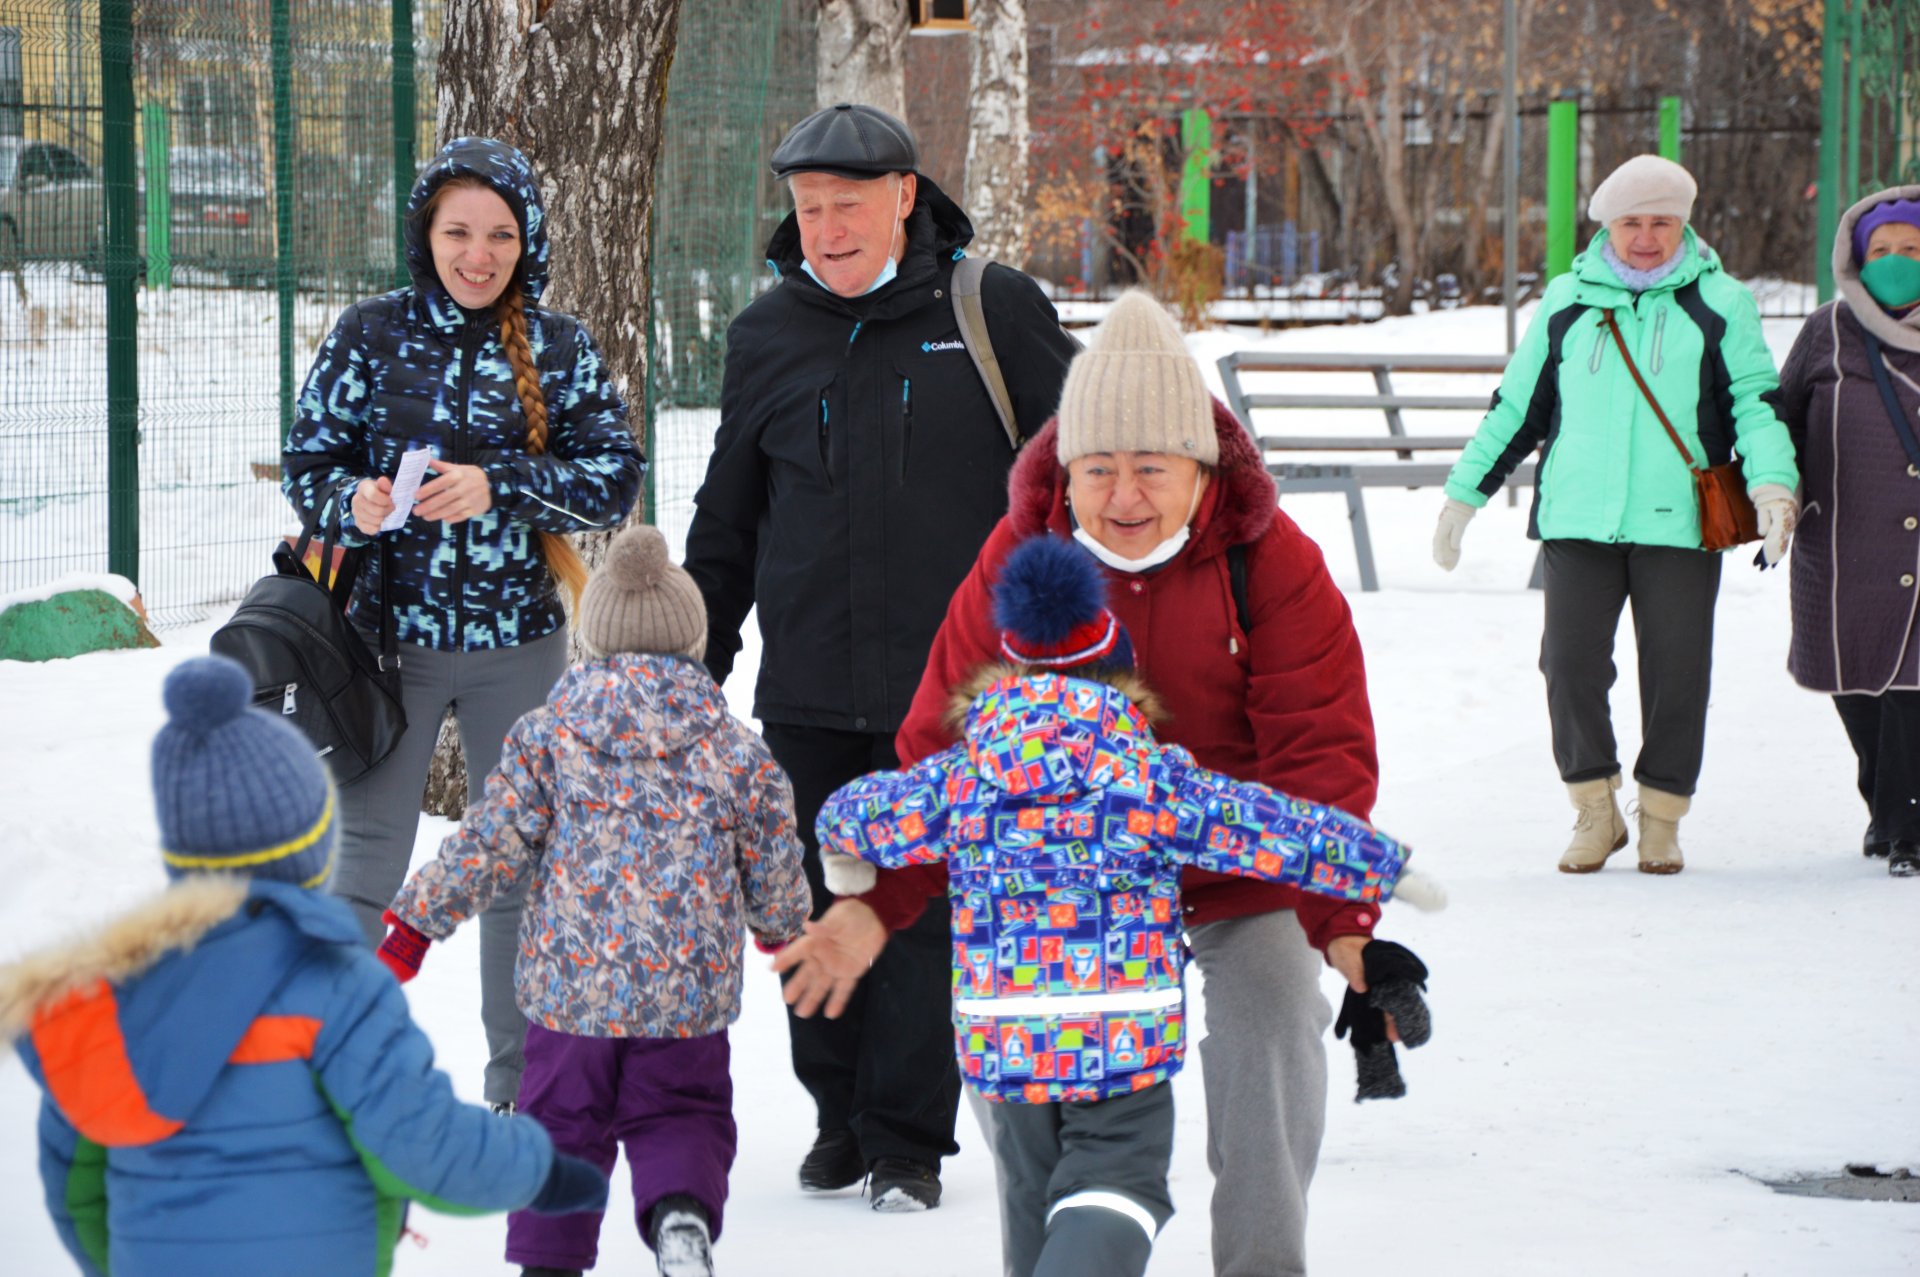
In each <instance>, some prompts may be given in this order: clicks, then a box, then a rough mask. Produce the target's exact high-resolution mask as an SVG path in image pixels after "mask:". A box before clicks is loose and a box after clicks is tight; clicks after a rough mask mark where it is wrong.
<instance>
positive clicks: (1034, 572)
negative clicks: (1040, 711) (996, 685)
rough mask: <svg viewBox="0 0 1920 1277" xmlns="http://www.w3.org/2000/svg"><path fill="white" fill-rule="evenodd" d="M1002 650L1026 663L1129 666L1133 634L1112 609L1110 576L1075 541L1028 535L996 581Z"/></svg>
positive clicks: (1063, 669)
mask: <svg viewBox="0 0 1920 1277" xmlns="http://www.w3.org/2000/svg"><path fill="white" fill-rule="evenodd" d="M993 621H994V624H995V625H997V626H999V627H1000V654H1001V655H1002V656H1004V657H1006V658H1007V659H1008V660H1009V661H1013V662H1015V663H1016V664H1020V665H1031V666H1034V667H1036V668H1039V669H1048V670H1054V671H1057V672H1059V673H1062V674H1070V673H1072V672H1073V671H1074V670H1076V669H1084V670H1130V669H1132V668H1133V640H1132V639H1130V638H1129V637H1128V636H1127V627H1126V626H1124V625H1122V624H1120V618H1119V617H1117V616H1115V615H1114V614H1113V613H1112V612H1110V611H1108V610H1107V582H1106V577H1105V576H1104V575H1103V574H1102V573H1101V571H1100V568H1099V566H1098V565H1097V564H1095V563H1094V561H1093V558H1092V556H1090V555H1089V554H1088V553H1087V552H1086V551H1085V550H1082V549H1081V548H1080V547H1079V546H1077V545H1075V544H1073V543H1072V542H1071V541H1062V540H1060V539H1058V538H1057V537H1051V536H1047V535H1045V534H1042V535H1040V536H1035V537H1029V538H1028V539H1027V540H1025V541H1022V542H1021V543H1020V544H1019V545H1016V546H1015V547H1014V548H1013V552H1012V553H1010V554H1008V555H1007V560H1006V562H1005V563H1003V564H1001V566H1000V578H999V580H997V581H995V582H994V585H993Z"/></svg>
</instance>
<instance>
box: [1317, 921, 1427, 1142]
mask: <svg viewBox="0 0 1920 1277" xmlns="http://www.w3.org/2000/svg"><path fill="white" fill-rule="evenodd" d="M1360 961H1361V964H1362V967H1363V970H1364V972H1365V974H1366V978H1367V992H1365V993H1355V992H1354V991H1353V990H1352V989H1351V988H1349V989H1348V990H1347V996H1346V997H1345V998H1344V999H1343V1000H1342V1001H1341V1003H1340V1018H1339V1019H1337V1020H1335V1021H1334V1022H1333V1035H1334V1036H1335V1037H1345V1036H1346V1035H1347V1033H1348V1032H1349V1031H1351V1032H1352V1034H1353V1054H1354V1061H1355V1065H1356V1072H1357V1075H1358V1081H1359V1085H1358V1086H1357V1087H1356V1088H1355V1094H1354V1097H1353V1099H1354V1103H1356V1104H1358V1103H1359V1102H1360V1101H1362V1100H1395V1099H1399V1098H1400V1097H1401V1096H1403V1095H1405V1094H1406V1093H1407V1084H1406V1081H1405V1080H1404V1079H1403V1078H1402V1077H1401V1076H1400V1063H1399V1060H1398V1058H1397V1057H1396V1056H1395V1055H1394V1051H1393V1043H1392V1042H1391V1041H1389V1040H1388V1038H1387V1016H1388V1015H1391V1016H1393V1021H1394V1027H1395V1028H1396V1029H1398V1030H1399V1031H1400V1040H1401V1042H1403V1043H1404V1044H1406V1045H1407V1046H1409V1047H1416V1046H1423V1045H1425V1043H1426V1041H1427V1039H1428V1038H1430V1037H1432V1036H1433V1019H1432V1016H1431V1015H1429V1014H1428V1012H1427V1004H1426V1002H1425V1000H1424V999H1422V998H1421V996H1420V992H1421V990H1423V989H1425V988H1426V987H1427V986H1426V979H1427V967H1426V964H1425V963H1423V962H1421V961H1420V959H1419V958H1418V957H1416V956H1414V953H1413V950H1411V949H1409V948H1407V947H1406V946H1405V945H1401V944H1395V943H1394V942H1393V941H1391V940H1370V941H1368V942H1367V944H1366V946H1365V947H1364V948H1362V949H1361V950H1360Z"/></svg>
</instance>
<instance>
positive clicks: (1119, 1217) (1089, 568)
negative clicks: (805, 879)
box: [775, 536, 1437, 1277]
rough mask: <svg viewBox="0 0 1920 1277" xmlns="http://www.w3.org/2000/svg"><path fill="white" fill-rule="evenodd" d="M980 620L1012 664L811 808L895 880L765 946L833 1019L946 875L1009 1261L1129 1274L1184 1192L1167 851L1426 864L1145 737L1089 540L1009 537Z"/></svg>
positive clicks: (1229, 861)
mask: <svg viewBox="0 0 1920 1277" xmlns="http://www.w3.org/2000/svg"><path fill="white" fill-rule="evenodd" d="M994 619H995V621H996V623H997V624H998V625H999V627H1000V651H1001V655H1002V656H1003V657H1004V658H1005V660H1006V663H1005V664H996V665H990V666H988V667H987V668H985V669H983V670H981V671H979V672H978V673H977V674H976V675H975V677H974V678H973V680H972V681H971V682H970V683H968V684H966V685H965V686H963V687H962V688H961V689H959V690H958V691H957V692H956V695H955V697H954V713H955V716H956V718H957V719H958V720H959V722H960V725H961V731H960V736H961V740H960V743H958V744H956V745H954V746H952V747H951V748H949V749H947V750H945V751H943V752H941V753H938V754H935V755H933V756H931V757H929V758H926V759H924V760H922V761H921V762H920V763H919V764H917V765H916V766H914V767H912V768H910V769H908V770H906V771H904V772H877V773H875V774H873V775H871V776H868V777H865V778H863V779H861V780H857V781H855V782H853V783H852V784H850V785H848V786H846V787H845V788H843V789H841V790H839V791H838V792H837V793H835V794H834V795H833V796H832V797H831V798H829V799H828V800H827V802H826V805H825V806H824V807H822V808H821V811H820V818H819V825H818V829H819V835H820V848H821V859H822V864H823V867H824V869H825V871H826V880H827V885H828V886H829V887H830V888H832V889H833V890H834V892H835V893H836V894H840V895H848V896H851V895H858V894H861V893H865V892H868V891H870V890H871V889H872V888H873V887H874V886H875V878H876V875H875V868H874V867H875V866H879V867H882V868H886V869H890V870H895V871H897V872H896V873H895V874H890V875H888V877H889V878H891V879H893V880H894V883H893V885H894V886H895V887H896V888H898V889H897V890H894V891H891V892H877V893H875V894H874V895H873V896H871V897H863V899H862V900H858V901H855V900H843V901H840V902H839V903H837V904H835V905H834V906H833V908H832V909H830V910H829V911H828V912H827V913H826V914H825V915H824V916H823V917H822V918H821V919H820V920H819V921H818V922H813V923H809V924H808V925H807V934H806V935H805V936H803V937H802V938H801V939H800V940H798V941H796V942H795V943H793V944H791V945H789V946H787V948H786V949H785V950H783V951H782V952H781V954H780V955H779V957H778V958H777V959H776V961H775V966H776V967H777V968H778V969H780V970H785V971H792V972H793V973H794V974H793V976H792V978H791V979H790V980H789V981H788V983H787V986H786V990H785V994H784V996H785V997H786V999H787V1001H788V1002H789V1003H791V1004H793V1005H794V1007H795V1011H796V1013H797V1014H800V1015H803V1016H804V1015H810V1014H812V1013H813V1011H814V1010H816V1009H818V1008H819V1006H820V1005H821V1003H822V1001H823V1000H824V1001H825V1002H826V1007H827V1014H828V1015H830V1016H831V1015H835V1014H837V1012H838V1010H839V1009H840V1007H842V1006H844V1005H845V1001H846V998H847V996H848V995H849V994H850V993H851V992H852V987H853V985H854V984H855V983H856V982H857V980H858V979H859V977H860V976H861V975H862V974H864V972H865V970H866V967H867V965H868V964H869V963H870V962H871V960H872V959H873V957H874V956H875V955H877V954H878V953H879V951H880V948H881V947H882V946H883V945H884V944H885V942H886V936H887V933H888V931H889V930H898V929H900V928H902V927H904V926H906V925H908V924H910V923H911V922H912V921H913V919H914V917H915V916H917V914H918V911H919V908H920V907H921V906H922V905H924V903H925V900H926V898H927V897H928V896H930V895H933V894H938V893H939V892H940V891H941V889H943V888H944V890H945V894H946V895H947V897H948V900H949V903H950V906H951V909H952V914H953V955H954V995H953V1027H954V1045H955V1052H956V1054H957V1056H958V1057H959V1062H960V1072H961V1075H962V1076H963V1077H965V1078H966V1080H967V1081H968V1082H969V1083H970V1084H971V1085H972V1086H973V1087H974V1089H975V1091H976V1092H977V1093H978V1094H979V1095H980V1096H981V1097H982V1098H983V1099H985V1100H988V1101H990V1103H989V1104H988V1105H987V1106H986V1111H987V1118H986V1122H985V1125H986V1129H987V1133H988V1137H989V1140H990V1142H991V1144H992V1148H993V1155H994V1162H995V1169H996V1172H997V1174H996V1178H997V1180H998V1181H999V1185H1000V1210H1001V1218H1002V1220H1003V1227H1002V1242H1003V1246H1004V1250H1005V1268H1006V1272H1007V1273H1008V1274H1010V1275H1011V1277H1028V1274H1032V1273H1035V1272H1044V1273H1046V1274H1048V1277H1076V1275H1084V1277H1095V1275H1097V1277H1125V1275H1128V1274H1131V1275H1133V1277H1139V1274H1142V1273H1144V1272H1145V1271H1146V1266H1147V1260H1148V1257H1149V1256H1150V1254H1151V1252H1152V1248H1153V1240H1154V1238H1155V1236H1156V1235H1157V1234H1158V1233H1159V1231H1160V1229H1161V1228H1162V1227H1163V1226H1165V1224H1166V1222H1167V1220H1168V1219H1169V1218H1170V1217H1171V1216H1172V1214H1173V1201H1172V1198H1171V1196H1170V1195H1169V1193H1168V1189H1167V1168H1168V1164H1169V1161H1170V1159H1171V1155H1172V1148H1173V1091H1172V1088H1171V1087H1170V1086H1168V1085H1167V1083H1168V1082H1169V1080H1170V1079H1171V1078H1172V1077H1173V1075H1174V1074H1175V1073H1177V1072H1179V1070H1180V1066H1181V1062H1182V1060H1183V1058H1184V1056H1185V1052H1186V1028H1187V1024H1186V1006H1185V995H1184V991H1183V987H1182V967H1183V965H1184V945H1183V942H1182V937H1181V909H1180V869H1181V867H1182V866H1183V865H1194V866H1197V867H1199V868H1202V869H1208V870H1211V871H1213V872H1215V873H1227V874H1238V875H1241V876H1244V877H1250V878H1259V879H1263V880H1265V881H1268V882H1277V883H1286V884H1292V885H1297V886H1299V887H1300V888H1301V889H1302V890H1305V891H1312V892H1317V893H1320V894H1323V895H1330V896H1333V897H1336V898H1339V899H1346V900H1356V901H1358V900H1365V901H1385V900H1387V899H1389V898H1391V897H1392V896H1393V895H1394V893H1395V891H1396V885H1397V884H1399V885H1404V886H1405V887H1406V891H1405V892H1404V893H1403V895H1405V896H1407V897H1410V898H1411V897H1419V898H1421V899H1425V900H1427V901H1428V902H1429V903H1437V900H1436V899H1435V898H1434V895H1433V889H1432V884H1431V883H1430V882H1429V883H1426V884H1421V886H1423V887H1425V888H1426V890H1416V886H1415V881H1414V880H1413V879H1411V878H1408V879H1402V869H1403V867H1404V865H1405V862H1406V858H1407V849H1406V848H1405V847H1403V846H1401V845H1400V844H1399V843H1397V842H1395V841H1394V840H1393V839H1391V838H1389V837H1387V836H1386V835H1384V834H1382V833H1379V832H1378V831H1377V830H1375V829H1373V828H1372V827H1371V826H1369V825H1368V824H1367V823H1366V822H1364V821H1362V820H1359V819H1357V818H1356V817H1353V816H1350V815H1348V814H1347V813H1345V812H1343V811H1340V810H1338V809H1336V808H1332V807H1327V806H1322V805H1320V804H1317V803H1309V802H1305V801H1303V800H1300V799H1295V798H1290V797H1288V796H1287V795H1285V794H1282V793H1278V792H1276V791H1275V790H1272V789H1270V788H1268V787H1266V786H1264V785H1258V784H1252V783H1245V782H1240V781H1235V780H1233V779H1231V778H1229V777H1227V776H1224V775H1221V774H1220V773H1218V772H1212V771H1208V770H1206V769H1205V768H1202V767H1200V766H1199V765H1198V764H1196V763H1195V762H1194V760H1193V756H1192V755H1191V754H1189V753H1188V752H1187V751H1186V750H1185V749H1183V748H1181V747H1180V746H1178V745H1172V744H1162V743H1160V742H1159V741H1157V740H1156V739H1155V737H1154V734H1153V729H1152V727H1151V725H1150V724H1151V721H1152V719H1153V718H1154V717H1156V716H1157V707H1156V706H1155V704H1154V701H1153V698H1152V695H1151V693H1150V692H1149V691H1148V690H1147V688H1146V687H1145V685H1144V684H1143V683H1142V681H1141V680H1140V679H1139V678H1138V677H1137V676H1136V675H1135V674H1134V671H1133V649H1132V644H1131V642H1130V640H1129V638H1128V636H1127V632H1126V628H1125V627H1124V626H1123V625H1121V624H1120V622H1119V620H1118V619H1117V618H1116V617H1114V615H1113V614H1112V613H1111V612H1110V611H1109V610H1108V609H1107V607H1106V603H1105V597H1104V584H1103V581H1102V578H1101V576H1100V573H1099V571H1098V569H1096V568H1095V566H1094V564H1093V561H1092V559H1091V558H1089V557H1088V556H1087V554H1086V553H1085V552H1084V551H1082V550H1080V549H1078V548H1077V547H1075V546H1074V545H1072V544H1071V543H1069V542H1066V541H1061V540H1056V539H1053V538H1050V537H1045V536H1041V537H1036V538H1033V539H1031V540H1029V541H1026V542H1024V543H1022V544H1021V545H1019V546H1017V547H1016V548H1015V549H1014V551H1013V552H1012V554H1010V555H1009V556H1008V558H1007V560H1006V563H1005V564H1004V565H1003V567H1002V569H1001V573H1000V578H999V580H998V582H997V583H996V584H995V586H994ZM909 877H910V879H911V883H912V887H913V888H914V890H912V891H908V889H907V888H906V887H903V886H900V885H899V884H900V883H901V882H902V881H904V880H907V879H908V878H909ZM908 896H911V897H912V898H913V899H912V905H911V907H910V908H906V909H899V910H897V911H895V910H894V909H893V905H894V904H895V903H898V902H899V901H900V900H902V899H903V898H904V897H908ZM876 910H878V911H879V912H876ZM890 915H891V916H890Z"/></svg>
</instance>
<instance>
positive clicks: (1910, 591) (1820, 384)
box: [1775, 186, 1920, 695]
mask: <svg viewBox="0 0 1920 1277" xmlns="http://www.w3.org/2000/svg"><path fill="white" fill-rule="evenodd" d="M1891 199H1920V186H1902V187H1894V188H1892V189H1889V190H1885V191H1881V192H1879V193H1877V194H1874V195H1870V196H1868V197H1867V198H1866V199H1863V200H1861V201H1860V202H1859V203H1857V204H1855V205H1854V206H1853V207H1852V208H1850V209H1848V210H1847V212H1846V215H1845V216H1844V217H1842V218H1841V219H1840V227H1839V231H1838V233H1837V234H1836V235H1835V236H1834V248H1833V278H1834V283H1835V285H1836V286H1837V287H1838V290H1839V294H1840V295H1839V297H1838V298H1837V299H1836V300H1834V301H1832V302H1829V303H1827V304H1826V305H1825V306H1822V307H1821V308H1820V309H1819V310H1816V311H1815V312H1814V313H1813V314H1812V315H1811V316H1809V317H1808V319H1807V322H1806V325H1805V327H1803V328H1802V329H1801V330H1800V335H1799V337H1798V338H1796V339H1795V341H1794V343H1793V351H1792V353H1791V354H1789V355H1788V356H1787V365H1786V367H1785V368H1784V369H1782V370H1781V373H1780V390H1779V401H1778V402H1777V403H1776V405H1775V409H1776V411H1777V412H1778V413H1779V416H1780V419H1781V420H1782V421H1784V422H1785V423H1786V424H1787V429H1788V431H1789V432H1790V433H1791V434H1792V436H1793V441H1794V445H1795V447H1796V448H1797V449H1798V450H1799V454H1800V475H1801V482H1802V484H1803V500H1802V510H1801V516H1800V527H1799V530H1798V531H1797V532H1796V534H1795V536H1794V542H1793V563H1792V582H1793V645H1792V648H1791V650H1790V651H1789V653H1788V656H1787V669H1788V671H1789V672H1790V673H1792V675H1793V677H1794V680H1795V681H1796V682H1798V683H1799V684H1800V685H1801V686H1802V687H1805V688H1808V689H1810V690H1812V691H1816V692H1867V693H1872V694H1876V695H1877V694H1878V693H1880V692H1884V691H1886V690H1887V689H1888V688H1907V689H1911V688H1920V642H1917V641H1916V635H1915V632H1914V629H1915V618H1916V612H1920V466H1916V465H1915V464H1914V463H1913V461H1912V460H1911V459H1909V457H1908V456H1907V453H1906V450H1905V449H1904V448H1903V447H1902V446H1901V443H1900V436H1899V435H1898V434H1896V433H1895V432H1894V427H1893V423H1892V421H1891V420H1890V419H1889V418H1888V416H1887V410H1886V407H1885V406H1884V404H1883V403H1882V402H1881V399H1880V392H1879V390H1878V389H1877V388H1876V387H1875V386H1874V380H1873V370H1872V367H1871V366H1870V364H1869V363H1868V359H1869V356H1868V353H1867V346H1866V342H1865V340H1864V339H1863V338H1862V337H1861V333H1860V325H1861V324H1865V325H1866V327H1867V328H1868V329H1870V330H1871V331H1872V333H1873V335H1874V336H1875V337H1877V338H1878V339H1879V341H1880V345H1881V349H1882V350H1883V351H1884V353H1885V356H1886V361H1887V371H1888V375H1889V378H1890V380H1891V381H1892V384H1893V392H1894V396H1895V397H1896V398H1897V399H1898V400H1899V401H1900V405H1901V407H1902V409H1903V410H1904V411H1905V412H1906V414H1907V421H1908V424H1909V425H1911V426H1913V427H1914V429H1915V430H1916V432H1920V308H1916V309H1914V310H1911V311H1909V312H1907V314H1906V316H1905V317H1904V318H1902V319H1895V318H1894V317H1893V316H1892V315H1890V314H1888V313H1887V311H1886V310H1884V309H1883V308H1882V307H1881V306H1880V304H1879V303H1878V302H1876V301H1874V300H1873V298H1871V297H1870V296H1868V295H1867V291H1866V289H1865V287H1864V286H1862V284H1861V283H1860V264H1859V263H1858V262H1856V261H1855V260H1854V257H1853V227H1854V223H1855V222H1857V221H1858V220H1859V218H1860V216H1861V215H1862V214H1863V213H1865V212H1866V211H1867V210H1868V209H1870V208H1872V207H1873V206H1874V205H1875V204H1878V203H1881V202H1882V201H1885V200H1891Z"/></svg>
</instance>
